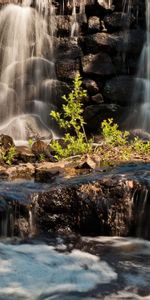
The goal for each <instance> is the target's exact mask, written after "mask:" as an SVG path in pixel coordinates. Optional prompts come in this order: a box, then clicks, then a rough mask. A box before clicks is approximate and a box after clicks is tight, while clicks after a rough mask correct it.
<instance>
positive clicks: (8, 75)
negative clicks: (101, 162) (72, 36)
mask: <svg viewBox="0 0 150 300" xmlns="http://www.w3.org/2000/svg"><path fill="white" fill-rule="evenodd" d="M28 5H29V3H27V2H24V3H23V5H22V6H18V5H11V4H10V5H8V6H6V7H5V8H3V9H2V10H1V12H0V45H1V47H0V62H1V66H0V96H1V97H0V105H1V111H0V119H1V126H0V132H2V133H6V134H9V135H11V136H12V137H13V138H14V139H16V140H26V139H28V138H29V136H32V135H36V134H41V135H47V137H48V136H50V135H51V132H50V131H49V128H48V118H49V116H48V115H49V111H50V103H49V102H48V101H46V100H45V99H44V97H42V95H40V90H41V85H42V84H44V82H45V80H47V79H50V80H51V81H52V80H53V79H55V70H54V63H53V34H54V30H55V26H54V20H53V19H54V18H53V17H54V9H53V5H52V3H51V1H37V2H36V5H35V7H36V9H34V8H31V7H29V6H28ZM47 18H49V20H50V21H49V23H47ZM48 25H49V28H48ZM39 107H40V110H41V112H40V111H39ZM42 113H43V115H42ZM44 114H45V115H44Z"/></svg>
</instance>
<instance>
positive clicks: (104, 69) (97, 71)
mask: <svg viewBox="0 0 150 300" xmlns="http://www.w3.org/2000/svg"><path fill="white" fill-rule="evenodd" d="M82 64H83V72H84V73H85V74H88V75H91V76H96V77H97V76H110V75H112V74H114V66H113V64H112V61H111V58H110V56H109V55H108V54H107V53H104V52H100V53H98V54H96V55H93V54H89V55H86V56H84V58H83V60H82Z"/></svg>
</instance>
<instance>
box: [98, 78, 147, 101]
mask: <svg viewBox="0 0 150 300" xmlns="http://www.w3.org/2000/svg"><path fill="white" fill-rule="evenodd" d="M139 84H140V87H141V90H140V93H139V95H138V98H139V100H138V99H137V100H138V101H141V99H142V95H143V88H144V85H143V84H142V81H141V82H139ZM135 88H136V81H135V78H134V77H131V76H118V77H116V78H112V79H110V80H108V81H107V82H106V85H105V87H104V90H103V96H104V97H105V98H106V100H107V101H109V102H111V103H112V102H113V103H117V104H120V105H122V106H128V105H132V104H133V103H134V97H133V93H134V89H135Z"/></svg>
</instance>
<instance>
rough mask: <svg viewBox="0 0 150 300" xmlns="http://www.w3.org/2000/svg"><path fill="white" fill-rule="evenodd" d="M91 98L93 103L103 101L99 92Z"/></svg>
mask: <svg viewBox="0 0 150 300" xmlns="http://www.w3.org/2000/svg"><path fill="white" fill-rule="evenodd" d="M91 99H92V102H94V103H95V104H101V103H103V102H104V99H103V96H102V94H100V93H99V94H96V95H94V96H92V97H91Z"/></svg>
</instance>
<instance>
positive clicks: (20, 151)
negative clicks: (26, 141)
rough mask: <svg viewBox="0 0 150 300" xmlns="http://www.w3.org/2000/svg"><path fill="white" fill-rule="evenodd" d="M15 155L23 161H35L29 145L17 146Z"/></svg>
mask: <svg viewBox="0 0 150 300" xmlns="http://www.w3.org/2000/svg"><path fill="white" fill-rule="evenodd" d="M16 156H17V158H18V159H19V160H22V161H23V162H35V155H34V154H33V152H32V150H31V149H30V148H29V147H25V146H17V147H16Z"/></svg>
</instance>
